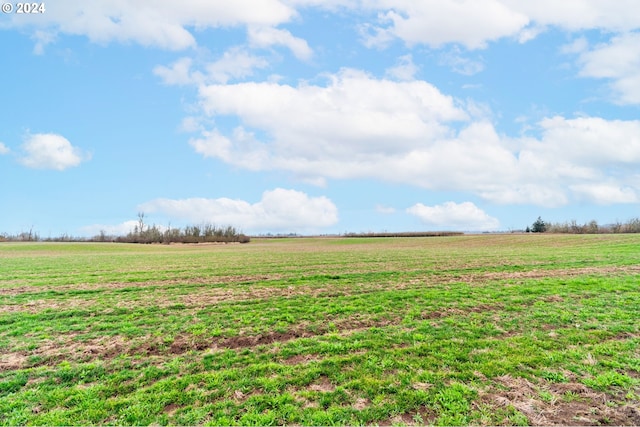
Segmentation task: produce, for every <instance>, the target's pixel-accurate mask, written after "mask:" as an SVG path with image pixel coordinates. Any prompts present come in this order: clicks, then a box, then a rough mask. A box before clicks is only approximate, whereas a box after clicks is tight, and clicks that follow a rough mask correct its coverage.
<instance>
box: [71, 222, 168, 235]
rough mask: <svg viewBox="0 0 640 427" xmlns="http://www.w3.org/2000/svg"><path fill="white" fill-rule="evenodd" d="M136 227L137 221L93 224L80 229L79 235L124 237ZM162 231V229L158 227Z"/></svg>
mask: <svg viewBox="0 0 640 427" xmlns="http://www.w3.org/2000/svg"><path fill="white" fill-rule="evenodd" d="M137 226H138V221H136V220H130V221H125V222H122V223H120V224H116V225H113V224H93V225H87V226H85V227H82V228H80V233H82V234H83V235H85V236H89V237H93V236H98V235H100V233H104V234H105V235H106V236H125V235H127V234H129V233H130V232H133V230H134V229H135V228H136V227H137ZM158 228H159V229H160V230H162V227H158Z"/></svg>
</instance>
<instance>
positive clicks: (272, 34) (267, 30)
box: [249, 26, 313, 60]
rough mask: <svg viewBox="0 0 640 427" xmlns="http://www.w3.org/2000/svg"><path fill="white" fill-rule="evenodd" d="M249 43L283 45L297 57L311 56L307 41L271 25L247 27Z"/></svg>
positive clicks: (257, 45) (255, 45)
mask: <svg viewBox="0 0 640 427" xmlns="http://www.w3.org/2000/svg"><path fill="white" fill-rule="evenodd" d="M249 43H250V44H251V45H252V46H254V47H261V48H265V47H271V46H276V45H281V46H285V47H286V48H288V49H289V50H291V52H292V53H293V54H294V55H295V56H296V58H298V59H302V60H309V59H311V57H312V56H313V50H311V48H310V47H309V45H308V44H307V42H306V41H305V40H303V39H301V38H298V37H294V36H293V35H292V34H291V33H290V32H289V31H287V30H282V29H278V28H273V27H265V26H251V27H249Z"/></svg>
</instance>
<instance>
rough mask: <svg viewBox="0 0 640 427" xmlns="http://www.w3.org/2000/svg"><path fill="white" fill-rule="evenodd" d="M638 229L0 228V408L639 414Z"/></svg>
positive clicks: (379, 418)
mask: <svg viewBox="0 0 640 427" xmlns="http://www.w3.org/2000/svg"><path fill="white" fill-rule="evenodd" d="M639 313H640V236H639V235H635V234H633V235H632V234H617V235H611V234H609V235H549V234H536V235H478V236H473V235H468V236H453V237H427V238H423V237H414V238H294V239H253V240H252V242H251V243H248V244H244V245H239V244H229V245H212V244H211V245H210V244H200V245H129V244H112V243H0V424H2V425H25V424H32V425H42V424H47V425H62V424H64V425H74V424H83V425H88V424H101V425H105V424H118V425H123V424H125V425H147V424H160V425H201V424H210V425H235V424H238V425H281V424H296V425H372V424H378V425H424V424H438V425H467V424H474V425H478V424H481V425H527V424H537V425H550V424H563V425H606V424H617V425H621V424H626V425H638V424H640V412H639V410H638V409H637V408H638V406H639V405H640V314H639Z"/></svg>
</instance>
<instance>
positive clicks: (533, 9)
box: [501, 0, 640, 32]
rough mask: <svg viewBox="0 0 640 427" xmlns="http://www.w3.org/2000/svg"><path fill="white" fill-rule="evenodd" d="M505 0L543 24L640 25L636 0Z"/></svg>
mask: <svg viewBox="0 0 640 427" xmlns="http://www.w3.org/2000/svg"><path fill="white" fill-rule="evenodd" d="M501 3H503V4H504V5H505V6H506V7H509V8H510V9H511V10H514V11H517V12H518V13H522V14H524V15H526V16H527V17H528V18H529V19H530V20H531V21H535V22H536V23H537V24H539V25H543V26H555V27H559V28H562V29H565V30H569V31H578V30H586V29H601V30H606V31H611V32H624V31H629V30H632V29H634V28H638V27H640V13H639V12H640V5H639V4H638V2H636V1H635V0H619V1H615V2H608V1H602V0H565V1H562V2H558V1H555V0H538V1H535V2H528V1H521V0H501Z"/></svg>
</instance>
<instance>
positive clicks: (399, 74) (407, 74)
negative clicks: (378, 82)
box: [386, 54, 418, 81]
mask: <svg viewBox="0 0 640 427" xmlns="http://www.w3.org/2000/svg"><path fill="white" fill-rule="evenodd" d="M417 72H418V66H417V65H416V64H414V63H413V57H412V56H411V55H410V54H409V55H403V56H401V57H400V58H398V63H397V65H395V66H393V67H391V68H388V69H387V70H386V75H387V76H389V77H391V78H393V79H396V80H402V81H410V80H413V79H414V77H415V75H416V73H417Z"/></svg>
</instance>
